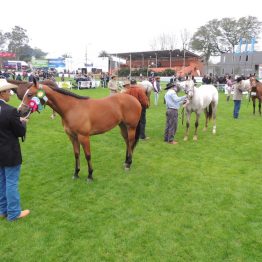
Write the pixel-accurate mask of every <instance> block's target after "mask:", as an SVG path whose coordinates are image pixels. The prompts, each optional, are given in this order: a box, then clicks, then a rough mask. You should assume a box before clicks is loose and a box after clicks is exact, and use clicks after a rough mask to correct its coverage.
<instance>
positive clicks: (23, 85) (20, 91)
mask: <svg viewBox="0 0 262 262" xmlns="http://www.w3.org/2000/svg"><path fill="white" fill-rule="evenodd" d="M46 81H48V82H47V83H49V81H50V80H44V81H41V82H39V83H41V84H45V83H46ZM7 82H8V83H11V84H14V85H17V86H18V88H13V89H12V90H13V91H14V93H15V94H16V95H17V97H18V99H19V100H21V101H22V100H23V97H24V95H25V93H26V91H27V89H28V88H29V87H30V86H31V84H30V83H29V82H27V81H18V80H11V79H7ZM54 83H55V82H54ZM55 85H56V84H55ZM56 88H58V85H56ZM55 116H56V112H55V111H54V110H53V112H52V115H51V119H54V118H55Z"/></svg>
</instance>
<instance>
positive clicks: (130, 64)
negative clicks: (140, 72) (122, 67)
mask: <svg viewBox="0 0 262 262" xmlns="http://www.w3.org/2000/svg"><path fill="white" fill-rule="evenodd" d="M129 56H130V63H129V66H130V69H129V71H130V72H129V77H130V79H131V70H132V55H131V54H130V55H129Z"/></svg>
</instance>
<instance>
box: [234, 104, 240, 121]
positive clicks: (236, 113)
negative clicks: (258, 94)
mask: <svg viewBox="0 0 262 262" xmlns="http://www.w3.org/2000/svg"><path fill="white" fill-rule="evenodd" d="M240 105H241V100H234V112H233V117H234V118H238V114H239V110H240Z"/></svg>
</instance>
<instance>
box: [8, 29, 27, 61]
mask: <svg viewBox="0 0 262 262" xmlns="http://www.w3.org/2000/svg"><path fill="white" fill-rule="evenodd" d="M5 37H6V39H7V41H8V51H9V52H13V53H16V57H17V59H18V60H20V55H21V51H22V49H21V48H22V47H24V46H25V45H27V44H28V42H29V37H28V36H27V34H26V29H23V28H22V27H20V26H15V27H14V28H13V29H12V31H11V32H7V33H5Z"/></svg>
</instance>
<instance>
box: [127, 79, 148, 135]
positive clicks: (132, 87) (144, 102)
mask: <svg viewBox="0 0 262 262" xmlns="http://www.w3.org/2000/svg"><path fill="white" fill-rule="evenodd" d="M123 86H124V88H125V89H124V93H126V94H129V95H131V96H134V97H135V98H136V99H137V100H138V101H139V102H140V104H141V106H142V111H141V117H140V139H142V140H148V139H149V137H147V136H146V134H145V129H146V109H147V108H148V107H149V100H148V97H147V95H146V93H145V90H144V89H143V88H141V87H140V86H138V85H137V83H136V80H134V79H132V80H131V81H130V82H125V83H124V85H123Z"/></svg>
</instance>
